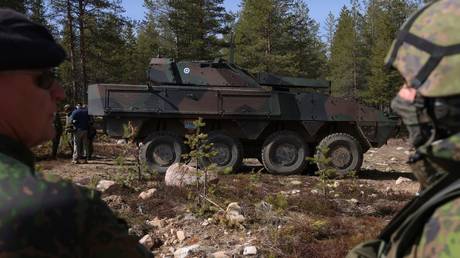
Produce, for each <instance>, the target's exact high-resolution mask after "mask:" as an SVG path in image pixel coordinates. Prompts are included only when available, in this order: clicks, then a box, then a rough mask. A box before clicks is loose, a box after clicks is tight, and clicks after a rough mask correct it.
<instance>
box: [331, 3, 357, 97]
mask: <svg viewBox="0 0 460 258" xmlns="http://www.w3.org/2000/svg"><path fill="white" fill-rule="evenodd" d="M355 33H356V32H355V30H354V26H353V17H352V13H351V12H350V10H348V9H347V8H346V7H345V6H344V7H343V8H342V10H341V12H340V16H339V20H338V23H337V30H336V32H335V34H334V38H333V40H332V47H331V58H330V63H329V66H330V69H331V70H330V79H331V80H332V90H333V93H334V94H335V95H339V96H344V95H346V96H352V95H353V86H354V85H353V79H354V76H353V75H354V70H353V64H354V62H353V49H354V47H355V46H356V42H355V37H354V34H355Z"/></svg>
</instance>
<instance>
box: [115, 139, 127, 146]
mask: <svg viewBox="0 0 460 258" xmlns="http://www.w3.org/2000/svg"><path fill="white" fill-rule="evenodd" d="M117 144H118V145H123V144H126V140H125V139H120V140H118V141H117Z"/></svg>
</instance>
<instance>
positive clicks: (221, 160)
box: [210, 143, 231, 166]
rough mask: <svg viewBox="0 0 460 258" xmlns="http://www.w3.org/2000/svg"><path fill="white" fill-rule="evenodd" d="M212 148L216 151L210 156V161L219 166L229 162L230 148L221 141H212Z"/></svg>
mask: <svg viewBox="0 0 460 258" xmlns="http://www.w3.org/2000/svg"><path fill="white" fill-rule="evenodd" d="M213 150H214V151H216V152H217V154H216V156H214V157H211V158H210V161H211V162H212V163H215V164H217V165H219V166H225V165H226V164H228V163H229V162H230V159H231V150H230V148H229V147H228V146H227V145H226V144H223V143H214V146H213Z"/></svg>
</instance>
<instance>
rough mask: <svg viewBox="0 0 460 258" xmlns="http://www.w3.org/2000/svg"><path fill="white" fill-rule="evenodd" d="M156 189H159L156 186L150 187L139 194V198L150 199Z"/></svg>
mask: <svg viewBox="0 0 460 258" xmlns="http://www.w3.org/2000/svg"><path fill="white" fill-rule="evenodd" d="M156 191H157V189H155V188H152V189H149V190H147V191H143V192H142V193H140V194H139V198H141V199H142V200H147V199H150V198H152V196H153V194H154V193H155V192H156Z"/></svg>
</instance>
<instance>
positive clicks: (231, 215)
mask: <svg viewBox="0 0 460 258" xmlns="http://www.w3.org/2000/svg"><path fill="white" fill-rule="evenodd" d="M241 213H242V211H241V207H240V206H239V205H238V203H237V202H232V203H230V204H229V205H228V206H227V210H226V211H225V218H226V219H227V220H228V221H229V223H230V224H233V225H239V224H241V223H243V222H244V221H245V220H246V218H245V217H244V216H243V215H242V214H241Z"/></svg>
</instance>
